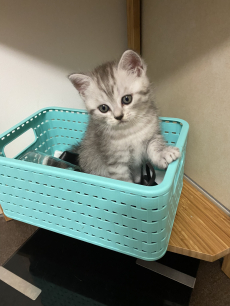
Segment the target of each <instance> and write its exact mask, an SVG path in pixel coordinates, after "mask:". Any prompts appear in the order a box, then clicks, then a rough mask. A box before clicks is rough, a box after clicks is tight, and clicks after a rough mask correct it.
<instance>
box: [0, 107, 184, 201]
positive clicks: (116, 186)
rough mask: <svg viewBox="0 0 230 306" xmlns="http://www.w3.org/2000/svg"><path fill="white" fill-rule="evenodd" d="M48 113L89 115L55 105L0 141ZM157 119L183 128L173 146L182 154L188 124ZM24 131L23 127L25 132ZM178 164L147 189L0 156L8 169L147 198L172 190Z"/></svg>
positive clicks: (1, 136)
mask: <svg viewBox="0 0 230 306" xmlns="http://www.w3.org/2000/svg"><path fill="white" fill-rule="evenodd" d="M47 111H63V112H79V113H82V114H87V115H88V112H87V110H84V109H74V108H63V107H55V106H54V107H52V106H51V107H45V108H42V109H40V110H38V111H37V112H35V113H33V114H32V115H30V116H29V117H27V118H26V119H24V120H22V121H21V122H20V123H18V124H16V125H14V126H13V127H12V128H10V129H8V130H7V131H6V132H4V133H2V134H1V135H0V141H1V140H2V138H6V136H7V135H8V134H11V132H12V131H13V130H15V129H17V128H18V127H19V126H21V125H22V124H25V123H26V122H28V121H30V119H31V118H33V117H34V116H37V115H39V114H42V113H46V112H47ZM159 120H163V121H171V122H179V123H180V124H181V125H182V128H181V131H180V135H179V137H178V140H177V143H176V147H178V148H179V149H180V151H181V152H182V151H183V148H184V146H185V144H186V138H187V134H188V130H189V124H188V123H187V122H186V121H185V120H183V119H179V118H171V117H159ZM29 128H31V127H30V125H28V129H29ZM26 130H27V129H26V128H25V130H24V131H26ZM10 141H12V140H10ZM5 145H6V144H5ZM179 161H180V158H179V159H177V160H176V161H173V162H172V163H171V164H169V166H168V168H167V171H166V174H165V177H164V179H163V181H162V182H161V184H159V185H157V186H151V187H150V186H143V185H138V184H134V183H129V182H124V181H119V180H115V179H111V178H106V177H102V176H97V175H93V174H88V173H82V172H73V171H69V170H68V171H67V170H66V169H61V168H55V167H52V168H51V167H47V166H46V165H39V164H33V163H28V162H25V161H22V160H17V159H12V158H7V157H5V156H4V154H3V155H2V156H0V165H6V166H8V167H14V168H18V169H23V170H25V171H33V172H36V173H42V174H46V175H49V176H54V177H55V178H56V177H59V178H62V179H67V180H68V179H69V180H71V181H77V182H80V183H88V184H90V185H94V186H99V187H101V188H108V189H112V190H119V191H122V192H125V193H131V194H139V195H142V196H147V197H156V196H161V195H163V194H166V193H168V192H169V190H170V188H171V187H172V183H173V180H174V176H175V174H176V170H177V167H178V164H179Z"/></svg>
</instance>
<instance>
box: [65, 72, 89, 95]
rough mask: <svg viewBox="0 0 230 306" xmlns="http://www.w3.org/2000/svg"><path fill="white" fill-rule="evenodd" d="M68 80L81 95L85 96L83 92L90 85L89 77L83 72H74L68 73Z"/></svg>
mask: <svg viewBox="0 0 230 306" xmlns="http://www.w3.org/2000/svg"><path fill="white" fill-rule="evenodd" d="M69 79H70V81H71V82H72V83H73V85H74V87H76V89H77V90H78V91H79V93H80V95H81V96H83V97H84V96H85V92H86V90H87V88H88V87H89V85H90V81H91V78H90V77H89V76H87V75H85V74H78V73H74V74H71V75H69Z"/></svg>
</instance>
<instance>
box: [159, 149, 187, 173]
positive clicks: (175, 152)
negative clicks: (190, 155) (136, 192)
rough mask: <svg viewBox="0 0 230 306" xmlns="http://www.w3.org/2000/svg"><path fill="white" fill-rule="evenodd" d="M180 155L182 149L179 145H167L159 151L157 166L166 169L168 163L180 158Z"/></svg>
mask: <svg viewBox="0 0 230 306" xmlns="http://www.w3.org/2000/svg"><path fill="white" fill-rule="evenodd" d="M180 155H181V154H180V150H179V149H178V148H177V147H171V146H168V147H165V148H164V149H163V151H161V152H159V159H158V161H157V166H158V167H159V168H160V169H166V168H167V167H168V165H169V164H170V163H171V162H173V161H174V160H176V159H178V158H179V157H180Z"/></svg>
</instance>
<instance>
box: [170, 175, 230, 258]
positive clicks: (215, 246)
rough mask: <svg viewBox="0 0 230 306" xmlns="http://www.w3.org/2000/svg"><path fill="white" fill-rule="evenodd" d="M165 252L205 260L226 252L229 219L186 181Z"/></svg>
mask: <svg viewBox="0 0 230 306" xmlns="http://www.w3.org/2000/svg"><path fill="white" fill-rule="evenodd" d="M168 251H170V252H174V253H178V254H182V255H187V256H190V257H194V258H198V259H202V260H205V261H215V260H217V259H219V258H221V257H224V256H225V255H227V254H229V253H230V217H229V216H227V215H226V214H225V213H224V212H223V211H222V210H220V209H219V208H218V207H217V206H216V205H214V204H213V203H212V202H211V201H210V200H208V199H207V198H206V197H205V196H204V195H203V194H202V193H200V192H199V191H198V190H197V189H196V188H195V187H193V186H192V185H191V184H190V183H189V182H188V181H186V180H184V185H183V189H182V193H181V197H180V201H179V205H178V209H177V214H176V218H175V221H174V225H173V230H172V234H171V237H170V241H169V246H168Z"/></svg>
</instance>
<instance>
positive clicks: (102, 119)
mask: <svg viewBox="0 0 230 306" xmlns="http://www.w3.org/2000/svg"><path fill="white" fill-rule="evenodd" d="M69 78H70V80H71V82H72V83H73V85H74V86H75V87H76V89H77V90H78V91H79V93H80V95H81V97H82V98H83V100H84V102H85V105H86V108H87V110H88V113H89V115H90V118H89V125H88V128H87V131H86V133H85V136H84V138H83V140H82V142H81V144H80V146H78V145H77V146H75V147H73V148H72V151H73V152H74V151H76V152H78V153H79V164H80V166H81V168H82V169H83V171H84V172H87V173H91V174H95V175H100V176H105V177H110V178H113V179H117V180H122V181H126V182H135V183H139V182H140V175H141V165H142V163H143V161H145V160H148V161H150V162H152V163H153V164H154V165H156V166H157V167H158V168H167V166H168V164H169V163H171V162H172V161H174V160H176V159H177V158H178V157H179V156H180V151H179V149H178V148H176V147H171V146H166V143H165V141H164V139H163V137H162V135H161V131H160V126H159V120H158V115H157V110H156V106H155V105H154V101H153V98H152V93H151V89H150V83H149V79H148V77H147V75H146V65H145V63H144V61H143V59H141V57H140V56H139V55H138V54H137V53H135V52H134V51H131V50H128V51H126V52H124V53H123V55H122V56H121V59H120V61H119V62H109V63H105V64H103V65H101V66H99V67H97V68H95V69H94V70H93V71H92V72H91V73H89V74H72V75H70V76H69Z"/></svg>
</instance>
